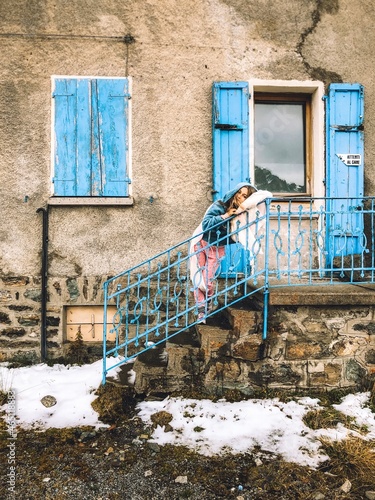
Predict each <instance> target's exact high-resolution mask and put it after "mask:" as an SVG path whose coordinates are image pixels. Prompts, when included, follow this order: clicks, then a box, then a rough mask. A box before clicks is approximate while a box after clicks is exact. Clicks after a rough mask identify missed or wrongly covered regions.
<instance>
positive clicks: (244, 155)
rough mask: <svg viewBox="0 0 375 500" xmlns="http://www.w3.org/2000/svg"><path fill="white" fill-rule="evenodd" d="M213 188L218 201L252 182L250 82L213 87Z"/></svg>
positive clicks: (216, 84) (221, 84) (226, 83)
mask: <svg viewBox="0 0 375 500" xmlns="http://www.w3.org/2000/svg"><path fill="white" fill-rule="evenodd" d="M213 169H214V172H213V188H214V194H215V199H217V198H220V196H222V195H223V194H224V193H226V192H227V191H229V190H230V189H232V188H233V187H234V186H235V185H236V184H238V183H239V182H246V181H249V87H248V84H247V82H218V83H214V86H213Z"/></svg>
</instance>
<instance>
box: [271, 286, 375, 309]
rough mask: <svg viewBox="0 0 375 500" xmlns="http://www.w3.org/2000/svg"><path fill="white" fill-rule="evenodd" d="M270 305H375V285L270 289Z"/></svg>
mask: <svg viewBox="0 0 375 500" xmlns="http://www.w3.org/2000/svg"><path fill="white" fill-rule="evenodd" d="M269 304H270V305H273V306H276V305H277V306H279V305H285V306H287V305H310V306H314V305H316V306H330V305H332V306H338V305H352V306H355V305H358V306H363V305H374V304H375V285H374V284H371V285H368V284H364V285H352V284H347V285H343V284H342V283H340V284H337V285H316V286H313V285H306V286H304V285H303V286H281V287H278V288H270V294H269Z"/></svg>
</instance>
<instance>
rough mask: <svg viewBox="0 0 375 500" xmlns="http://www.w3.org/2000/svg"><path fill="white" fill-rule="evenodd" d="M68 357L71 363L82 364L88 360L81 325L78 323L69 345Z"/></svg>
mask: <svg viewBox="0 0 375 500" xmlns="http://www.w3.org/2000/svg"><path fill="white" fill-rule="evenodd" d="M68 356H69V359H70V361H71V362H72V363H76V364H77V365H80V366H81V365H83V364H84V363H87V362H88V361H89V355H88V352H87V347H86V346H85V343H84V342H83V337H82V332H81V325H79V327H78V330H77V333H76V336H75V339H74V341H73V342H72V343H71V345H70V346H69V353H68Z"/></svg>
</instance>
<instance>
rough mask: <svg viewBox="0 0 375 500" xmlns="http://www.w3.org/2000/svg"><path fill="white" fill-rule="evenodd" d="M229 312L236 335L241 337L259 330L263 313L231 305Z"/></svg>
mask: <svg viewBox="0 0 375 500" xmlns="http://www.w3.org/2000/svg"><path fill="white" fill-rule="evenodd" d="M227 314H228V319H229V322H230V324H231V327H232V330H233V334H234V335H235V336H237V337H240V336H242V335H248V334H251V333H257V332H258V331H259V328H260V324H261V314H260V313H259V312H258V311H247V310H246V309H234V308H232V307H229V308H228V312H227Z"/></svg>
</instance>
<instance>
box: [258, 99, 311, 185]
mask: <svg viewBox="0 0 375 500" xmlns="http://www.w3.org/2000/svg"><path fill="white" fill-rule="evenodd" d="M304 115H305V112H304V103H274V102H262V103H255V185H256V186H257V188H258V189H267V190H269V191H272V192H274V193H304V192H306V162H305V126H304V121H305V119H304Z"/></svg>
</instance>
